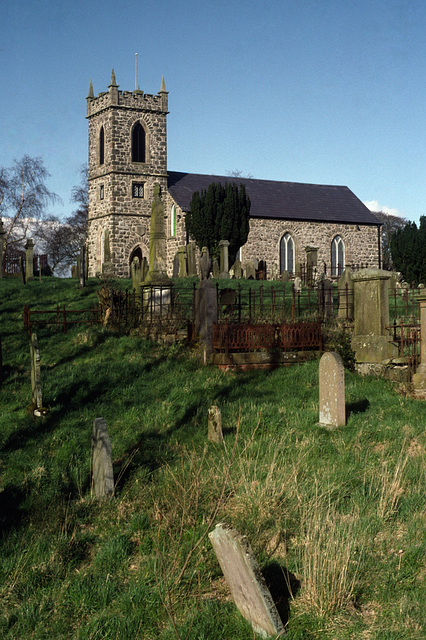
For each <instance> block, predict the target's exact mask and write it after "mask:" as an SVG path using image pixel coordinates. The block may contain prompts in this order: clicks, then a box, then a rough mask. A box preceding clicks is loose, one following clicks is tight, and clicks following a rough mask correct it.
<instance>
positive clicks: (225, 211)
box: [186, 182, 250, 265]
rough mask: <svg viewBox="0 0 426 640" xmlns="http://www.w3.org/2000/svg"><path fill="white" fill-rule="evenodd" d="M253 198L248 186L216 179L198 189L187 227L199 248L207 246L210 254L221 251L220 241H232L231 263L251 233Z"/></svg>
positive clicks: (229, 251)
mask: <svg viewBox="0 0 426 640" xmlns="http://www.w3.org/2000/svg"><path fill="white" fill-rule="evenodd" d="M249 218H250V198H249V197H248V195H247V193H246V189H245V186H244V185H243V184H241V185H240V186H238V185H237V184H235V182H234V183H232V184H231V183H228V182H226V183H225V185H222V184H220V183H216V182H212V183H211V184H210V185H209V187H208V189H207V190H205V189H203V190H202V191H201V193H200V192H198V191H195V192H194V194H193V196H192V200H191V208H190V211H189V212H188V213H187V215H186V230H187V232H188V234H189V235H190V236H191V238H193V240H195V242H196V243H197V246H198V247H199V249H201V248H202V247H207V248H208V250H209V253H210V255H217V254H218V247H219V242H220V240H228V241H229V249H228V253H229V264H230V265H232V264H233V262H234V261H235V257H236V255H237V252H238V249H239V248H240V247H242V246H243V244H245V243H246V242H247V237H248V234H249V228H250V223H249Z"/></svg>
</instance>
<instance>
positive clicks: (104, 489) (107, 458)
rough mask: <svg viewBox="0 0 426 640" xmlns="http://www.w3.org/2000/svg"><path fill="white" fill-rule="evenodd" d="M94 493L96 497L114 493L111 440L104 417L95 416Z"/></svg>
mask: <svg viewBox="0 0 426 640" xmlns="http://www.w3.org/2000/svg"><path fill="white" fill-rule="evenodd" d="M92 495H95V497H96V498H109V497H112V496H113V495H114V472H113V468H112V448H111V440H110V439H109V435H108V429H107V425H106V422H105V420H104V419H103V418H95V420H94V421H93V429H92Z"/></svg>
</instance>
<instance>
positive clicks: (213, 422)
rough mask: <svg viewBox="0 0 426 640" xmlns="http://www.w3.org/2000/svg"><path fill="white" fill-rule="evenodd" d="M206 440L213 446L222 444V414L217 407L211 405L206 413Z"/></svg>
mask: <svg viewBox="0 0 426 640" xmlns="http://www.w3.org/2000/svg"><path fill="white" fill-rule="evenodd" d="M207 437H208V439H209V442H213V443H214V444H222V442H223V433H222V414H221V412H220V409H219V407H218V406H217V405H215V404H214V405H212V406H211V407H210V409H209V411H208V436H207Z"/></svg>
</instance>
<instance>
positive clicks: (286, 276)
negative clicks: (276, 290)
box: [281, 269, 290, 282]
mask: <svg viewBox="0 0 426 640" xmlns="http://www.w3.org/2000/svg"><path fill="white" fill-rule="evenodd" d="M281 280H282V281H283V282H288V281H289V280H290V274H289V272H288V271H287V270H286V269H284V271H283V272H282V273H281Z"/></svg>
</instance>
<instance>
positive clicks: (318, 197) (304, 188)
mask: <svg viewBox="0 0 426 640" xmlns="http://www.w3.org/2000/svg"><path fill="white" fill-rule="evenodd" d="M211 182H221V183H222V184H225V182H235V183H236V184H241V183H244V184H245V187H246V191H247V194H248V195H249V197H250V201H251V209H250V217H251V218H270V219H283V220H305V221H310V222H338V223H346V224H370V225H378V224H381V223H380V221H379V220H378V219H377V218H376V216H375V215H374V214H373V213H371V211H370V210H369V209H368V208H367V207H366V206H365V205H364V204H363V203H362V202H361V200H359V199H358V198H357V197H356V195H355V194H354V193H352V191H351V190H350V189H348V187H341V186H332V185H323V184H303V183H299V182H278V181H276V180H255V179H253V178H234V177H232V176H211V175H203V174H198V173H182V172H179V171H169V174H168V187H169V192H170V194H171V195H172V197H173V199H174V200H175V202H176V203H177V204H178V205H179V207H180V208H181V209H182V210H183V211H189V208H190V204H191V198H192V194H193V193H194V191H201V190H202V189H207V187H208V186H209V184H210V183H211Z"/></svg>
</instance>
